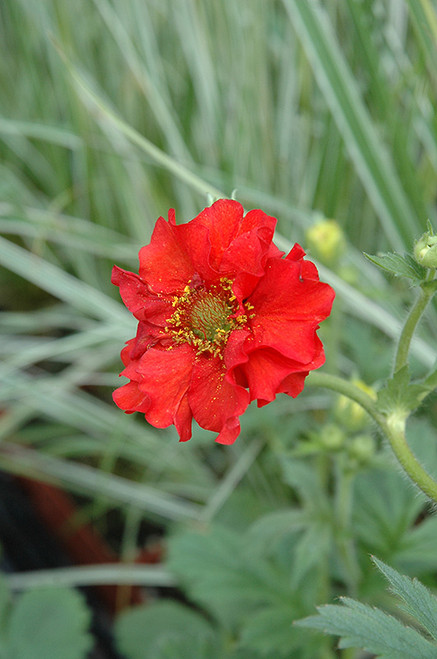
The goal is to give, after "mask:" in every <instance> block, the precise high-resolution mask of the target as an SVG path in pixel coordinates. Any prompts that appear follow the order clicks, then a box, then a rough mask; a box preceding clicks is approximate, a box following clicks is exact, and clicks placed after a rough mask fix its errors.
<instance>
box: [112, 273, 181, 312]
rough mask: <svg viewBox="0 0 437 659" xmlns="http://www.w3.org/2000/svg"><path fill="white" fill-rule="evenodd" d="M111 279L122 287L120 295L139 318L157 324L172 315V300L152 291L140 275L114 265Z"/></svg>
mask: <svg viewBox="0 0 437 659" xmlns="http://www.w3.org/2000/svg"><path fill="white" fill-rule="evenodd" d="M111 281H112V283H113V284H115V286H118V287H119V289H120V295H121V298H122V300H123V302H124V303H125V305H126V306H127V308H128V309H129V311H130V312H131V313H132V314H133V315H134V316H135V318H137V319H138V320H147V321H148V322H149V323H155V324H157V325H163V324H165V320H166V318H168V317H169V315H171V311H170V313H169V310H170V309H171V302H170V300H168V299H165V298H160V297H158V296H157V295H155V294H154V293H151V291H150V290H149V288H148V286H147V284H146V283H145V282H144V281H143V280H142V279H141V277H140V276H139V275H136V274H135V273H134V272H129V270H123V269H122V268H119V267H117V266H116V265H114V267H113V268H112V277H111Z"/></svg>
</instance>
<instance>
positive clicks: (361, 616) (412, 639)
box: [295, 598, 437, 659]
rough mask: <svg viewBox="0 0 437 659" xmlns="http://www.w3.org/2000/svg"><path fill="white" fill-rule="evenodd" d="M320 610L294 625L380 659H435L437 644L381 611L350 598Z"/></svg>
mask: <svg viewBox="0 0 437 659" xmlns="http://www.w3.org/2000/svg"><path fill="white" fill-rule="evenodd" d="M341 601H342V604H341V605H336V604H327V605H325V606H321V607H319V608H318V609H317V610H318V615H316V616H310V617H309V618H304V619H303V620H299V621H297V622H296V623H295V624H297V625H299V626H301V627H311V628H312V629H317V630H320V631H322V632H323V633H325V634H334V635H336V636H340V643H339V647H340V648H348V647H356V648H361V649H363V650H366V651H367V652H373V653H375V654H376V655H377V656H378V657H379V658H380V659H411V658H412V657H414V659H435V658H436V656H437V645H436V644H435V643H433V642H431V641H429V640H428V639H426V638H425V637H424V636H422V635H421V634H419V632H417V631H416V630H415V629H413V628H412V627H407V626H406V625H404V624H402V623H401V622H400V621H399V620H398V619H397V618H394V617H393V616H391V615H388V614H387V613H385V612H384V611H381V610H380V609H376V608H372V607H371V606H368V605H367V604H362V603H361V602H357V601H355V600H351V599H349V598H344V599H342V600H341Z"/></svg>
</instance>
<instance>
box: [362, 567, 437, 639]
mask: <svg viewBox="0 0 437 659" xmlns="http://www.w3.org/2000/svg"><path fill="white" fill-rule="evenodd" d="M373 562H374V563H375V565H376V566H377V568H378V569H379V570H380V571H381V572H382V573H383V575H384V576H385V577H386V579H387V580H388V582H389V583H390V585H391V590H392V592H393V593H395V594H396V595H398V596H399V597H400V598H401V599H402V600H403V602H404V606H403V607H402V608H403V609H404V610H405V611H406V612H407V613H409V614H410V615H411V616H412V617H413V618H414V619H415V620H416V621H417V622H419V623H420V624H421V625H422V627H423V628H424V629H426V631H427V632H428V633H429V634H430V635H431V636H432V637H433V638H434V639H436V640H437V597H435V596H434V595H432V594H431V593H430V591H429V590H428V589H427V588H426V587H425V586H424V585H423V584H422V583H421V582H420V581H418V579H410V578H409V577H406V576H405V575H403V574H400V573H399V572H397V571H396V570H394V569H393V568H392V567H390V566H389V565H386V564H385V563H383V562H382V561H380V560H378V559H377V558H375V557H373Z"/></svg>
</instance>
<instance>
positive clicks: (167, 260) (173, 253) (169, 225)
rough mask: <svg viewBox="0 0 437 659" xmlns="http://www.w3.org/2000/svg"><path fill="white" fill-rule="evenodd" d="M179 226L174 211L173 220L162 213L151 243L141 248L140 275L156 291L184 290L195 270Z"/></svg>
mask: <svg viewBox="0 0 437 659" xmlns="http://www.w3.org/2000/svg"><path fill="white" fill-rule="evenodd" d="M179 229H180V227H178V226H176V225H175V224H174V215H171V216H170V221H169V222H166V221H165V220H164V218H163V217H160V218H159V219H158V220H157V222H156V225H155V229H154V231H153V233H152V237H151V239H150V244H149V245H146V247H142V248H141V250H140V253H139V258H140V277H141V278H142V279H143V280H144V281H146V282H147V284H148V286H149V287H150V289H151V290H152V291H153V292H155V293H167V294H170V293H174V292H177V291H181V290H183V289H184V287H185V286H186V285H187V283H188V282H189V281H190V279H191V277H192V276H193V274H194V267H193V264H192V262H191V259H190V256H189V254H188V253H187V252H186V250H185V245H184V242H183V241H181V239H180V238H181V236H180V231H179Z"/></svg>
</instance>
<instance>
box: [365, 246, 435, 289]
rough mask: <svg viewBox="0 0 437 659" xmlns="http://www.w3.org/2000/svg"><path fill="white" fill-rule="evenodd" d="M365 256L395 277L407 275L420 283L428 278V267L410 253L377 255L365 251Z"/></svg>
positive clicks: (416, 282)
mask: <svg viewBox="0 0 437 659" xmlns="http://www.w3.org/2000/svg"><path fill="white" fill-rule="evenodd" d="M364 256H365V257H366V258H368V259H369V261H372V263H375V265H377V266H379V267H380V268H382V269H383V270H385V271H386V272H390V273H391V274H392V275H394V276H395V277H407V278H408V279H411V280H412V281H413V282H414V283H415V284H420V283H422V282H423V281H424V280H425V279H426V275H427V269H426V268H424V267H423V266H422V265H420V264H419V263H417V261H416V260H415V259H413V257H412V256H410V254H406V253H405V254H403V255H402V254H398V253H396V252H387V253H386V254H380V255H378V256H376V255H374V254H366V253H365V252H364Z"/></svg>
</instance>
